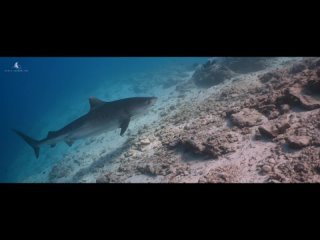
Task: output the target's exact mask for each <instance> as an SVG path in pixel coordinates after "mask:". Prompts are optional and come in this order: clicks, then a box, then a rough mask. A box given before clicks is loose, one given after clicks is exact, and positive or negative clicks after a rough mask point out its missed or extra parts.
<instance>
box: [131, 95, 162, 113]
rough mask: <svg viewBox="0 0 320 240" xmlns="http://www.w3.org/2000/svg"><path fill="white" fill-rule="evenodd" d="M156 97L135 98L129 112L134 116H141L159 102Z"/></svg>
mask: <svg viewBox="0 0 320 240" xmlns="http://www.w3.org/2000/svg"><path fill="white" fill-rule="evenodd" d="M157 99H158V98H156V97H135V98H132V99H131V101H130V103H131V104H130V106H129V109H128V110H129V112H130V113H131V114H132V115H140V114H143V113H145V112H146V111H147V110H148V109H149V108H150V107H152V106H153V105H154V104H155V103H156V102H157Z"/></svg>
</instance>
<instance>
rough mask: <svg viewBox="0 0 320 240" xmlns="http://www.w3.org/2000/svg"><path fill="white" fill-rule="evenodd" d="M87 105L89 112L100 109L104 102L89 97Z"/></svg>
mask: <svg viewBox="0 0 320 240" xmlns="http://www.w3.org/2000/svg"><path fill="white" fill-rule="evenodd" d="M89 103H90V111H91V110H93V109H95V108H97V107H100V106H101V105H103V104H104V103H106V102H104V101H102V100H100V99H98V98H96V97H90V98H89Z"/></svg>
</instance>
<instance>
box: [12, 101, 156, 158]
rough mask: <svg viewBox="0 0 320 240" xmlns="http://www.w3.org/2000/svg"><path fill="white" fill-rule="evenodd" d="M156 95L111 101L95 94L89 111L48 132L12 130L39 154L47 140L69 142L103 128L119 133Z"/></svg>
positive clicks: (95, 132)
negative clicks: (42, 134) (34, 133)
mask: <svg viewBox="0 0 320 240" xmlns="http://www.w3.org/2000/svg"><path fill="white" fill-rule="evenodd" d="M156 99H157V98H155V97H135V98H126V99H121V100H117V101H113V102H104V101H101V100H99V99H97V98H90V99H89V103H90V111H89V112H88V113H87V114H85V115H83V116H81V117H80V118H78V119H76V120H74V121H73V122H71V123H69V124H68V125H66V126H65V127H63V128H61V129H59V130H57V131H51V132H48V135H47V137H46V138H44V139H42V140H39V141H37V140H34V139H32V138H30V137H28V136H27V135H25V134H24V133H22V132H20V131H18V130H14V129H13V131H14V132H16V133H17V134H18V135H19V136H20V137H22V138H23V139H24V140H25V141H26V142H27V143H28V144H29V145H30V146H31V147H33V149H34V152H35V155H36V157H37V158H38V157H39V150H40V146H41V145H44V144H49V145H51V147H54V146H55V145H56V144H57V143H58V142H61V141H65V142H66V143H67V144H68V145H69V146H71V145H72V144H73V142H74V141H75V140H77V139H81V138H86V137H90V136H95V135H98V134H101V133H102V132H106V131H110V130H114V129H117V128H121V133H120V135H121V136H122V135H123V134H124V133H125V131H126V130H127V128H128V125H129V122H130V120H131V119H132V118H133V117H135V116H137V115H139V114H141V113H144V112H145V110H147V109H148V108H149V107H151V106H152V105H153V104H154V103H155V102H156Z"/></svg>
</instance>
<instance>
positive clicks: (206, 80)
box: [192, 62, 234, 88]
mask: <svg viewBox="0 0 320 240" xmlns="http://www.w3.org/2000/svg"><path fill="white" fill-rule="evenodd" d="M232 76H234V73H233V72H232V71H231V70H230V69H229V68H228V67H226V66H224V65H221V64H218V63H216V62H213V63H211V62H210V63H207V64H204V65H203V66H202V67H201V68H200V69H198V70H197V71H195V73H194V74H193V76H192V80H193V81H194V83H195V84H196V85H197V86H199V87H205V88H209V87H212V86H214V85H217V84H220V83H222V82H223V81H224V80H226V79H228V78H231V77H232Z"/></svg>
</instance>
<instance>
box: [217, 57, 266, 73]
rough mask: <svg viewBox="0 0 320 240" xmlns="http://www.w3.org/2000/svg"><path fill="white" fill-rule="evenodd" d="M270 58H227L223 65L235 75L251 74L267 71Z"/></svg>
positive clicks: (223, 60)
mask: <svg viewBox="0 0 320 240" xmlns="http://www.w3.org/2000/svg"><path fill="white" fill-rule="evenodd" d="M268 60H270V57H269V58H268V57H225V58H222V59H221V63H222V64H223V65H224V66H226V67H228V68H229V69H231V70H232V71H233V72H235V73H250V72H256V71H260V70H263V69H265V68H266V67H267V66H268Z"/></svg>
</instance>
